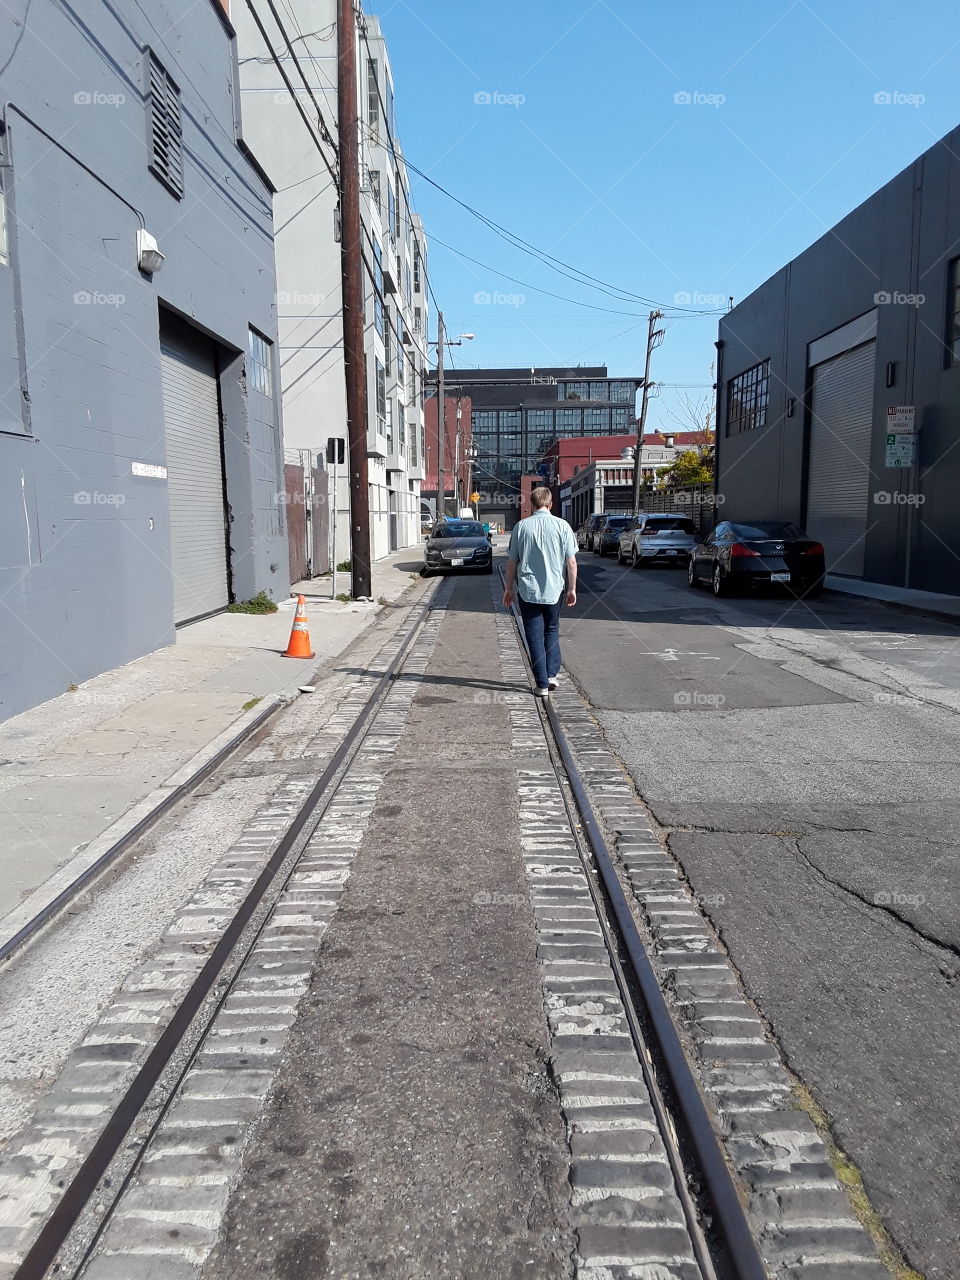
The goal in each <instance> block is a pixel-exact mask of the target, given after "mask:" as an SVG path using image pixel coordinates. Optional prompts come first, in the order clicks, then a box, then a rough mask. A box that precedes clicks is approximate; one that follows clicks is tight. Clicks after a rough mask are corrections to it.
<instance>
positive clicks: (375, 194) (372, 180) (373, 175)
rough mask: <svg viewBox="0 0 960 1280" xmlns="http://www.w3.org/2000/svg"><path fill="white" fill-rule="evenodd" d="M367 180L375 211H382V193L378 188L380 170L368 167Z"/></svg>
mask: <svg viewBox="0 0 960 1280" xmlns="http://www.w3.org/2000/svg"><path fill="white" fill-rule="evenodd" d="M367 182H368V184H369V187H370V199H371V200H372V201H373V203H374V205H375V207H376V210H377V213H383V193H382V191H381V190H380V170H379V169H368V170H367Z"/></svg>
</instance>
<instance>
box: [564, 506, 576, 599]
mask: <svg viewBox="0 0 960 1280" xmlns="http://www.w3.org/2000/svg"><path fill="white" fill-rule="evenodd" d="M566 550H567V561H566V564H567V605H568V606H571V607H572V606H573V605H575V604H576V603H577V550H578V548H577V539H576V536H575V535H574V532H573V529H572V528H571V527H570V526H569V525H567V548H566Z"/></svg>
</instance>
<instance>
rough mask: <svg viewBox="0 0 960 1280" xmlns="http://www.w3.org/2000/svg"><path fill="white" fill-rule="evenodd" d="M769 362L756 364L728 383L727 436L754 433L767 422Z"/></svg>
mask: <svg viewBox="0 0 960 1280" xmlns="http://www.w3.org/2000/svg"><path fill="white" fill-rule="evenodd" d="M769 366H770V361H769V360H763V361H761V363H760V364H755V365H754V366H753V368H751V369H746V370H745V371H744V372H743V373H739V374H737V376H736V377H735V378H731V379H730V381H729V382H728V383H727V435H728V436H734V435H739V433H740V432H741V431H753V430H754V429H755V428H756V427H762V426H763V425H764V423H765V422H766V420H767V399H768V390H767V385H768V374H769Z"/></svg>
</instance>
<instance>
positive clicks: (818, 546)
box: [803, 542, 823, 556]
mask: <svg viewBox="0 0 960 1280" xmlns="http://www.w3.org/2000/svg"><path fill="white" fill-rule="evenodd" d="M803 554H804V555H805V556H822V555H823V544H822V543H820V542H811V543H810V545H809V547H804V549H803Z"/></svg>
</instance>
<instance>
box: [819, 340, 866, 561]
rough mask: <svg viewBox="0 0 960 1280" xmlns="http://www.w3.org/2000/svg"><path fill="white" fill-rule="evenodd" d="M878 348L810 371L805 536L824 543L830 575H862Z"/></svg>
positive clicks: (853, 353) (858, 350) (851, 353)
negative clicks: (811, 373) (811, 386)
mask: <svg viewBox="0 0 960 1280" xmlns="http://www.w3.org/2000/svg"><path fill="white" fill-rule="evenodd" d="M875 362H876V343H875V342H865V343H864V344H863V345H862V346H860V347H855V348H854V349H853V350H852V351H845V352H844V353H843V355H839V356H836V357H834V359H832V360H825V361H824V362H823V364H818V365H816V366H815V368H814V370H813V396H812V400H811V422H810V463H809V470H808V479H809V484H808V489H807V532H808V533H809V534H810V535H811V537H814V538H816V539H817V540H818V541H819V542H822V543H823V546H824V550H825V552H826V559H827V572H828V573H844V574H848V575H850V576H851V577H860V576H862V574H863V551H864V535H865V534H866V529H867V517H868V514H869V509H868V505H867V504H868V501H869V493H870V446H871V441H872V436H873V388H874V366H875Z"/></svg>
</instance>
